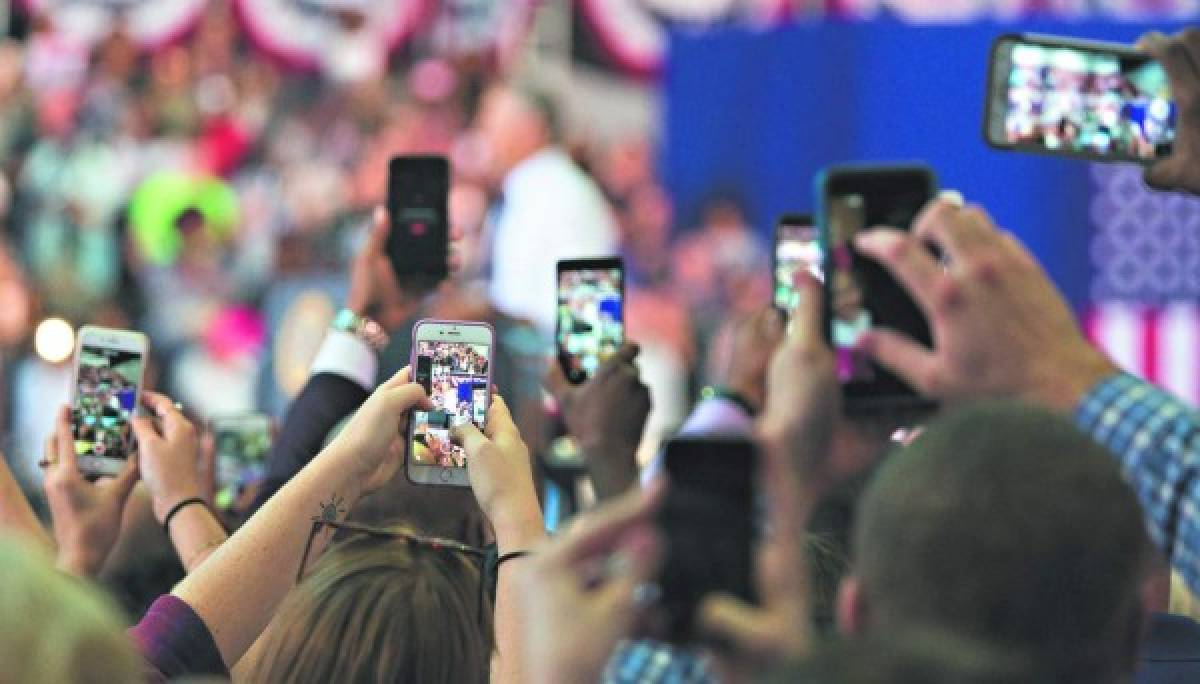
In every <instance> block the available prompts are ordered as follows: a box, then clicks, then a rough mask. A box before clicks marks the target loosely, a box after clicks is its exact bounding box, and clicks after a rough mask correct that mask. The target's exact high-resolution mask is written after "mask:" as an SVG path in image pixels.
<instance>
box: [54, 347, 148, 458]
mask: <svg viewBox="0 0 1200 684" xmlns="http://www.w3.org/2000/svg"><path fill="white" fill-rule="evenodd" d="M148 347H149V344H148V342H147V340H146V336H145V335H143V334H142V333H140V332H134V331H132V330H114V329H111V328H100V327H96V326H91V325H85V326H83V327H82V328H80V330H79V341H78V345H77V346H76V348H75V382H74V384H73V392H72V397H71V430H72V432H73V436H74V438H75V455H76V459H77V461H78V463H79V470H80V471H81V472H82V473H83V474H84V475H89V476H98V475H117V474H118V473H120V472H121V471H122V470H123V469H124V468H125V463H126V461H127V460H128V459H129V454H130V452H131V451H132V449H133V428H132V427H131V426H130V424H129V421H130V419H131V418H133V416H134V415H135V412H136V411H137V407H138V402H139V401H140V400H141V395H142V382H143V379H144V376H145V372H146V354H147V352H148Z"/></svg>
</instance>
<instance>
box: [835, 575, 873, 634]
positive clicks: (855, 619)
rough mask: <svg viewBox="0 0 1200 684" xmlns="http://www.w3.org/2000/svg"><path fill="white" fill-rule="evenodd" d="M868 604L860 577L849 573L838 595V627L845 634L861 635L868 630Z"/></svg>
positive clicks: (839, 588)
mask: <svg viewBox="0 0 1200 684" xmlns="http://www.w3.org/2000/svg"><path fill="white" fill-rule="evenodd" d="M866 616H867V605H866V602H865V601H864V599H863V592H862V583H861V582H860V581H859V579H858V577H855V576H854V575H847V576H846V577H845V578H844V579H843V580H842V584H841V586H839V587H838V596H837V628H838V632H840V633H841V634H842V635H843V636H848V637H853V636H859V635H861V634H862V633H863V632H865V631H866V628H867V625H866V622H867V620H866Z"/></svg>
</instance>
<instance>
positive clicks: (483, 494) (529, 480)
mask: <svg viewBox="0 0 1200 684" xmlns="http://www.w3.org/2000/svg"><path fill="white" fill-rule="evenodd" d="M453 437H454V440H455V441H456V442H458V443H459V444H461V445H462V446H463V448H464V449H465V450H466V452H467V474H468V476H469V477H470V480H471V490H472V491H474V493H475V498H476V499H477V500H478V501H479V507H480V508H481V509H482V510H483V513H484V515H486V516H487V518H488V521H489V522H491V523H492V529H493V530H494V531H495V533H496V552H497V554H498V556H499V558H500V559H501V562H500V565H499V566H498V567H497V569H496V572H497V577H496V603H495V611H494V612H495V620H494V624H495V631H496V653H495V655H494V656H493V658H492V668H491V679H492V681H493V682H527V681H529V676H528V672H529V666H528V663H527V662H526V661H525V655H526V653H525V643H524V638H525V633H526V631H527V630H528V629H529V625H528V620H527V618H526V616H525V612H524V611H523V609H522V608H523V606H522V604H521V602H520V601H519V600H518V596H517V589H516V581H517V580H516V576H517V575H518V574H519V572H520V568H521V565H523V564H525V563H526V562H527V560H526V558H525V556H524V555H522V554H524V553H526V552H529V551H531V550H533V549H534V548H536V547H537V546H539V545H540V544H541V542H542V541H543V540H544V539H545V538H546V530H545V523H544V522H543V520H542V511H541V509H540V508H539V507H538V502H537V494H536V492H535V490H534V486H533V468H532V464H531V463H530V460H529V449H528V448H526V446H525V442H524V441H522V439H521V434H520V433H519V432H518V431H517V426H516V424H515V423H513V419H512V415H511V414H510V413H509V411H508V405H507V404H505V403H504V399H502V398H500V396H499V395H494V396H493V397H492V405H491V407H490V408H489V409H488V415H487V426H486V428H485V431H484V432H480V431H479V430H477V429H476V428H475V426H473V425H471V424H469V423H468V424H467V425H464V426H461V427H458V428H456V429H455V431H454V435H453ZM511 554H517V555H511Z"/></svg>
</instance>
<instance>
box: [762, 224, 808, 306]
mask: <svg viewBox="0 0 1200 684" xmlns="http://www.w3.org/2000/svg"><path fill="white" fill-rule="evenodd" d="M813 225H816V224H814V223H813V218H812V216H809V215H808V214H783V215H781V216H780V217H779V218H778V219H776V220H775V235H774V236H773V238H772V240H771V306H773V307H775V310H776V311H778V312H779V314H780V315H781V316H783V320H784V321H785V322H786V321H787V320H788V312H787V311H784V310H783V309H781V308H779V307H778V306H776V305H775V288H777V287H779V283H778V282H776V281H775V278H776V276H775V274H776V273H778V272H779V229H780V228H781V227H783V226H813Z"/></svg>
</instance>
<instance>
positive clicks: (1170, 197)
mask: <svg viewBox="0 0 1200 684" xmlns="http://www.w3.org/2000/svg"><path fill="white" fill-rule="evenodd" d="M1092 182H1093V196H1092V206H1091V210H1092V211H1091V221H1092V224H1093V229H1094V230H1093V233H1092V244H1091V260H1092V297H1091V300H1092V302H1091V305H1090V307H1089V308H1088V310H1087V311H1085V312H1084V315H1083V323H1084V328H1085V329H1086V330H1087V333H1088V335H1089V337H1090V338H1091V339H1092V340H1093V341H1094V342H1096V343H1097V344H1098V345H1100V346H1101V347H1103V348H1104V349H1105V350H1106V351H1107V352H1108V353H1109V355H1110V356H1111V357H1112V358H1113V360H1114V361H1116V362H1117V364H1118V365H1120V366H1121V367H1123V368H1124V369H1125V370H1127V371H1129V372H1131V373H1134V374H1135V375H1139V376H1141V377H1143V378H1145V379H1146V380H1149V381H1151V382H1153V383H1155V384H1158V385H1160V386H1162V387H1164V388H1166V389H1168V390H1171V391H1172V392H1174V393H1175V394H1177V395H1179V396H1180V397H1183V398H1184V399H1186V400H1188V401H1189V402H1191V403H1192V404H1196V405H1200V199H1195V198H1190V197H1185V196H1182V195H1177V194H1169V193H1158V192H1152V191H1150V190H1148V189H1147V188H1146V187H1145V186H1144V185H1143V184H1142V182H1141V169H1140V168H1138V167H1135V166H1127V165H1120V166H1116V165H1114V166H1109V165H1096V166H1095V167H1094V168H1093V169H1092Z"/></svg>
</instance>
